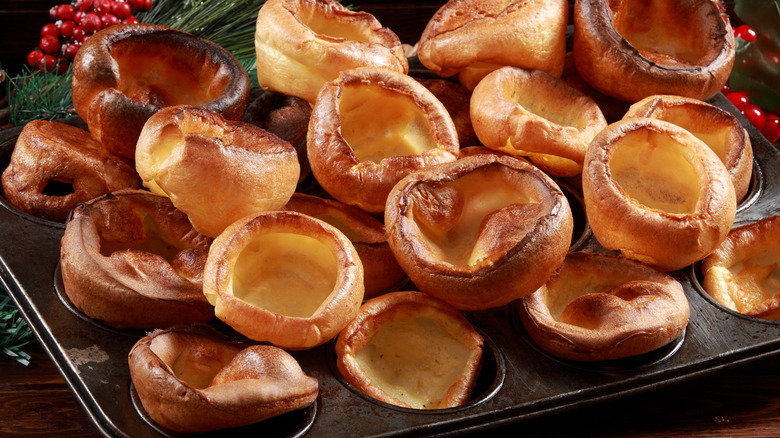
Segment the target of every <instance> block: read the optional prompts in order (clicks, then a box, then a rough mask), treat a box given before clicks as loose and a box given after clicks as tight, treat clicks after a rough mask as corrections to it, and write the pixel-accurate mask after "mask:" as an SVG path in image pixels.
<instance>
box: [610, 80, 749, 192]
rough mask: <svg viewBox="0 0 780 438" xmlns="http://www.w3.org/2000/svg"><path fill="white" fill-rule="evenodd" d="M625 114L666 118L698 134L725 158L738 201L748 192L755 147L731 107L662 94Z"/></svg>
mask: <svg viewBox="0 0 780 438" xmlns="http://www.w3.org/2000/svg"><path fill="white" fill-rule="evenodd" d="M624 117H625V118H631V117H650V118H653V119H659V120H665V121H667V122H671V123H674V124H675V125H677V126H680V127H681V128H683V129H685V130H687V131H688V132H690V133H691V134H693V135H695V136H696V138H698V139H699V140H701V141H703V142H704V143H707V146H709V147H710V149H712V150H713V151H715V153H716V154H718V157H720V159H721V161H723V164H724V165H725V166H726V169H727V170H728V171H729V175H730V176H731V182H732V183H733V184H734V193H735V194H736V196H737V202H739V201H741V200H742V199H743V198H744V197H745V195H746V194H747V192H748V188H749V187H750V178H751V175H752V174H753V147H752V146H751V144H750V137H749V136H748V134H747V131H745V128H743V127H742V125H741V124H740V123H739V120H737V118H736V117H734V116H733V115H732V114H731V113H729V112H728V111H725V110H722V109H720V108H718V107H716V106H714V105H710V104H709V103H706V102H702V101H700V100H698V99H691V98H689V97H681V96H669V95H660V96H649V97H646V98H644V99H642V100H640V101H639V102H637V103H635V104H633V105H631V107H630V108H629V110H628V112H627V113H626V114H625V116H624Z"/></svg>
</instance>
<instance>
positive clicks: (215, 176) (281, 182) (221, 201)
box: [135, 105, 300, 237]
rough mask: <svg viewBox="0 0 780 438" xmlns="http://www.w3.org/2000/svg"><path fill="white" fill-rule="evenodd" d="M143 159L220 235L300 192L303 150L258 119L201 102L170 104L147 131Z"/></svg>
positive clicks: (205, 227)
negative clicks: (237, 117) (229, 116)
mask: <svg viewBox="0 0 780 438" xmlns="http://www.w3.org/2000/svg"><path fill="white" fill-rule="evenodd" d="M135 165H136V169H138V173H139V174H140V175H141V178H142V179H143V183H144V185H145V186H146V187H148V188H149V189H150V190H151V191H152V192H154V193H157V194H160V195H164V196H168V197H170V198H171V202H173V205H175V206H176V208H178V209H179V210H181V211H183V212H184V213H186V214H187V216H188V217H189V218H190V221H191V222H192V225H193V226H194V227H195V229H196V230H198V232H200V233H203V234H206V235H208V236H212V237H216V236H217V235H219V233H221V232H222V230H224V229H225V227H227V226H228V225H230V224H231V223H233V222H234V221H236V220H238V219H241V218H243V217H245V216H249V215H254V214H258V213H262V212H264V211H270V210H276V209H279V208H281V207H282V206H284V204H285V203H287V201H288V200H289V199H290V197H291V196H292V194H293V193H294V192H295V188H296V186H297V184H298V176H299V174H300V166H299V164H298V158H297V156H296V154H295V149H294V148H293V147H292V145H291V144H290V143H288V142H286V141H284V140H282V139H280V138H279V137H277V136H275V135H273V134H270V133H268V132H267V131H265V130H264V129H262V128H259V127H257V126H255V125H252V124H249V123H244V122H238V121H230V120H225V118H224V117H222V116H220V115H219V114H218V113H215V112H213V111H210V110H207V109H205V108H201V107H193V106H184V105H179V106H173V107H167V108H163V109H162V110H160V111H159V112H157V113H156V114H154V115H153V116H152V117H150V118H149V120H148V122H147V123H146V125H145V126H144V129H143V131H141V136H140V137H139V138H138V147H137V148H136V155H135Z"/></svg>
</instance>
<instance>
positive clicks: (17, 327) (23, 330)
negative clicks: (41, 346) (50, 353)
mask: <svg viewBox="0 0 780 438" xmlns="http://www.w3.org/2000/svg"><path fill="white" fill-rule="evenodd" d="M32 338H33V336H32V330H31V329H30V327H29V326H28V325H27V323H26V322H25V321H24V318H22V316H21V315H20V314H19V309H17V308H16V307H15V306H14V303H13V301H11V297H9V296H8V295H7V294H6V291H5V290H4V289H3V288H2V286H0V357H10V358H12V359H15V360H17V361H19V363H21V364H23V365H28V364H29V363H30V356H29V355H28V354H26V353H25V352H24V351H22V348H23V347H24V346H25V345H27V344H29V343H30V341H32Z"/></svg>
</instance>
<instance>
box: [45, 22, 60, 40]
mask: <svg viewBox="0 0 780 438" xmlns="http://www.w3.org/2000/svg"><path fill="white" fill-rule="evenodd" d="M46 35H51V36H53V37H54V38H59V37H60V30H59V29H58V28H57V25H56V24H54V23H47V24H44V25H43V27H42V28H41V36H46Z"/></svg>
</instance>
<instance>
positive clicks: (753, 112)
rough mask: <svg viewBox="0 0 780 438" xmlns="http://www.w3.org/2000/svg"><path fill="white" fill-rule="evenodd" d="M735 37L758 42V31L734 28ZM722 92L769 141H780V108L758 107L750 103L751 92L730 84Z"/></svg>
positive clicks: (740, 27) (742, 26) (741, 27)
mask: <svg viewBox="0 0 780 438" xmlns="http://www.w3.org/2000/svg"><path fill="white" fill-rule="evenodd" d="M734 37H736V38H742V39H743V40H745V41H747V42H749V43H752V42H754V41H755V40H756V31H754V30H753V29H751V28H750V27H748V26H747V25H746V24H742V25H740V26H737V27H736V28H734ZM721 91H722V92H723V95H725V96H726V98H727V99H728V100H729V101H731V103H733V104H734V106H735V107H737V109H738V110H739V112H741V113H742V114H743V115H744V116H745V118H746V119H748V121H749V122H750V123H751V124H753V126H755V127H756V128H757V129H758V130H759V131H761V133H762V134H764V137H766V138H767V140H769V141H770V142H772V143H774V142H776V141H777V140H778V139H780V108H775V109H774V110H773V111H769V110H764V109H762V108H761V107H759V106H758V105H756V104H754V103H751V102H750V99H749V98H748V96H749V95H750V92H747V91H735V90H732V89H731V88H730V87H729V86H728V84H726V85H725V86H724V87H723V89H722V90H721Z"/></svg>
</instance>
